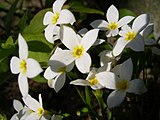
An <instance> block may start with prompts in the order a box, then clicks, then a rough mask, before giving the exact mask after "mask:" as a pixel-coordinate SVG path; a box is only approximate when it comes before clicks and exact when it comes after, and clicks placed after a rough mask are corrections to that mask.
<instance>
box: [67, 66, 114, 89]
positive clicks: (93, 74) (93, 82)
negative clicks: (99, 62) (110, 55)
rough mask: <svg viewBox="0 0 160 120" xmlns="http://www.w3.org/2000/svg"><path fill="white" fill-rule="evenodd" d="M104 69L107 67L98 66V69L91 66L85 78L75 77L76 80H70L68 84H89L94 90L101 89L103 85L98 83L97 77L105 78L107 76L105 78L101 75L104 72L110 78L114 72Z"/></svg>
mask: <svg viewBox="0 0 160 120" xmlns="http://www.w3.org/2000/svg"><path fill="white" fill-rule="evenodd" d="M106 69H107V67H100V68H99V69H96V68H93V69H92V70H91V71H90V72H89V74H88V76H87V78H86V80H83V79H77V80H74V81H72V82H70V84H73V85H80V86H90V87H91V88H92V89H94V90H97V89H102V88H103V87H104V86H103V85H101V84H100V83H99V78H101V80H102V79H107V78H108V77H106V78H104V77H102V76H103V75H104V74H105V75H107V76H110V78H113V79H114V73H112V72H108V71H106ZM102 73H103V74H102Z"/></svg>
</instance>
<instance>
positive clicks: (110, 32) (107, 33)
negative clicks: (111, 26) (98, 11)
mask: <svg viewBox="0 0 160 120" xmlns="http://www.w3.org/2000/svg"><path fill="white" fill-rule="evenodd" d="M118 33H119V30H118V29H116V30H110V31H108V32H106V36H107V37H111V36H116V35H118Z"/></svg>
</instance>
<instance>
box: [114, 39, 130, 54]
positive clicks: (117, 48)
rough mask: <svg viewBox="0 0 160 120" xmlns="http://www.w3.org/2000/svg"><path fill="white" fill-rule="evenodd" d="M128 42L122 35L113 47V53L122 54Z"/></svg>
mask: <svg viewBox="0 0 160 120" xmlns="http://www.w3.org/2000/svg"><path fill="white" fill-rule="evenodd" d="M127 44H128V42H127V41H126V40H124V39H123V38H122V37H120V38H119V39H118V40H117V42H116V45H115V46H114V48H113V55H114V56H118V55H120V54H121V53H122V51H123V49H124V48H125V46H126V45H127Z"/></svg>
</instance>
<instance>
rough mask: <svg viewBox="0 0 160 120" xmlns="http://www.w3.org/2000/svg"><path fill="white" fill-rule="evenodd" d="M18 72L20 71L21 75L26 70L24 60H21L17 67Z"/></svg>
mask: <svg viewBox="0 0 160 120" xmlns="http://www.w3.org/2000/svg"><path fill="white" fill-rule="evenodd" d="M19 68H20V70H21V71H22V73H23V74H25V73H26V70H27V63H26V61H25V60H21V62H20V65H19Z"/></svg>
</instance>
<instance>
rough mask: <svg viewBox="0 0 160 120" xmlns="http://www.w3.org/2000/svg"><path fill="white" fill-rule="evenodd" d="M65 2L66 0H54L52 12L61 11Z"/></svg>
mask: <svg viewBox="0 0 160 120" xmlns="http://www.w3.org/2000/svg"><path fill="white" fill-rule="evenodd" d="M65 2H66V0H56V1H55V2H54V3H53V7H52V8H53V12H54V13H56V12H60V11H61V9H62V6H63V5H64V3H65Z"/></svg>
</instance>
